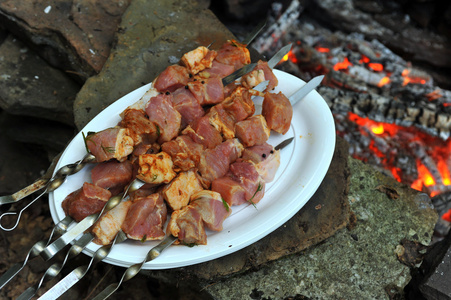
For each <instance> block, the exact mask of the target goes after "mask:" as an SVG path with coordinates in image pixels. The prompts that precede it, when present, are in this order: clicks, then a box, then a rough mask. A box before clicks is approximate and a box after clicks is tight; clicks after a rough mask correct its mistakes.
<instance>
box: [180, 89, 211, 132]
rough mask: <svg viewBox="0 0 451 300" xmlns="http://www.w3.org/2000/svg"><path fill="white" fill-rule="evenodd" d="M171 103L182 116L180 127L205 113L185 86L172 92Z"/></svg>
mask: <svg viewBox="0 0 451 300" xmlns="http://www.w3.org/2000/svg"><path fill="white" fill-rule="evenodd" d="M172 104H173V106H174V108H175V109H176V110H177V111H178V112H179V113H180V115H181V117H182V119H181V127H182V128H185V127H186V126H187V125H188V124H190V123H192V122H194V121H195V120H197V119H199V118H200V117H202V116H203V115H205V111H204V109H203V108H202V106H201V105H200V104H199V102H198V101H197V99H196V98H195V97H194V95H193V94H192V93H191V92H190V90H189V89H187V88H180V89H178V90H176V91H175V92H173V93H172Z"/></svg>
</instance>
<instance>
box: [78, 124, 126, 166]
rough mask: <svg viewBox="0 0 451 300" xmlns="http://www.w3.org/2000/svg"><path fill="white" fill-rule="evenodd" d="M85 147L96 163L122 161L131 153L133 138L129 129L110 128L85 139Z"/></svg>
mask: <svg viewBox="0 0 451 300" xmlns="http://www.w3.org/2000/svg"><path fill="white" fill-rule="evenodd" d="M85 141H86V146H87V147H88V149H89V152H91V154H92V155H94V156H95V157H96V160H97V162H103V161H107V160H110V159H113V158H115V159H117V160H118V161H124V160H126V159H127V156H128V155H129V154H130V153H132V152H133V144H134V141H133V138H132V137H131V132H130V129H128V128H120V127H112V128H108V129H105V130H102V131H99V132H97V133H93V134H90V135H88V136H87V137H86V139H85Z"/></svg>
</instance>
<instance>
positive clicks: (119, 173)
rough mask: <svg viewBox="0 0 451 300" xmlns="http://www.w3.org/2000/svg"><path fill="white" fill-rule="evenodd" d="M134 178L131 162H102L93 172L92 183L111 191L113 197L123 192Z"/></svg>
mask: <svg viewBox="0 0 451 300" xmlns="http://www.w3.org/2000/svg"><path fill="white" fill-rule="evenodd" d="M132 177H133V165H132V163H131V162H130V161H129V160H126V161H124V162H118V161H115V160H112V161H106V162H102V163H99V164H97V165H96V166H95V167H94V168H93V169H92V171H91V179H92V183H93V184H94V185H97V186H100V187H101V188H104V189H107V190H109V191H110V192H111V194H112V195H113V196H114V195H117V194H119V193H120V192H122V191H123V190H124V188H125V186H127V184H128V183H129V182H130V181H131V180H132Z"/></svg>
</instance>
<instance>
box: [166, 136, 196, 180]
mask: <svg viewBox="0 0 451 300" xmlns="http://www.w3.org/2000/svg"><path fill="white" fill-rule="evenodd" d="M161 149H162V150H163V151H164V152H166V153H168V154H169V155H170V156H171V158H172V162H173V163H174V166H175V167H177V168H178V169H180V170H181V171H188V170H189V169H191V168H194V167H197V165H198V164H199V161H200V157H201V155H202V152H203V151H204V147H203V146H202V145H201V144H198V143H195V142H194V141H193V140H192V139H191V138H190V137H189V136H187V135H179V136H178V137H176V138H175V139H173V140H172V141H169V142H166V143H164V144H163V145H161Z"/></svg>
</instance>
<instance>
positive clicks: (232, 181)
mask: <svg viewBox="0 0 451 300" xmlns="http://www.w3.org/2000/svg"><path fill="white" fill-rule="evenodd" d="M211 190H212V191H215V192H218V193H219V194H221V196H222V198H223V199H224V200H225V201H226V202H227V203H228V204H229V205H240V204H243V203H251V204H256V203H258V202H259V201H260V200H261V199H262V198H263V196H264V193H265V182H264V180H263V179H262V178H261V177H260V174H259V173H258V172H257V169H256V167H255V166H254V164H253V163H251V162H249V161H243V160H239V161H236V162H234V163H232V164H231V165H230V170H229V172H228V173H227V175H226V176H224V177H221V178H218V179H216V180H214V181H213V182H212V184H211Z"/></svg>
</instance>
